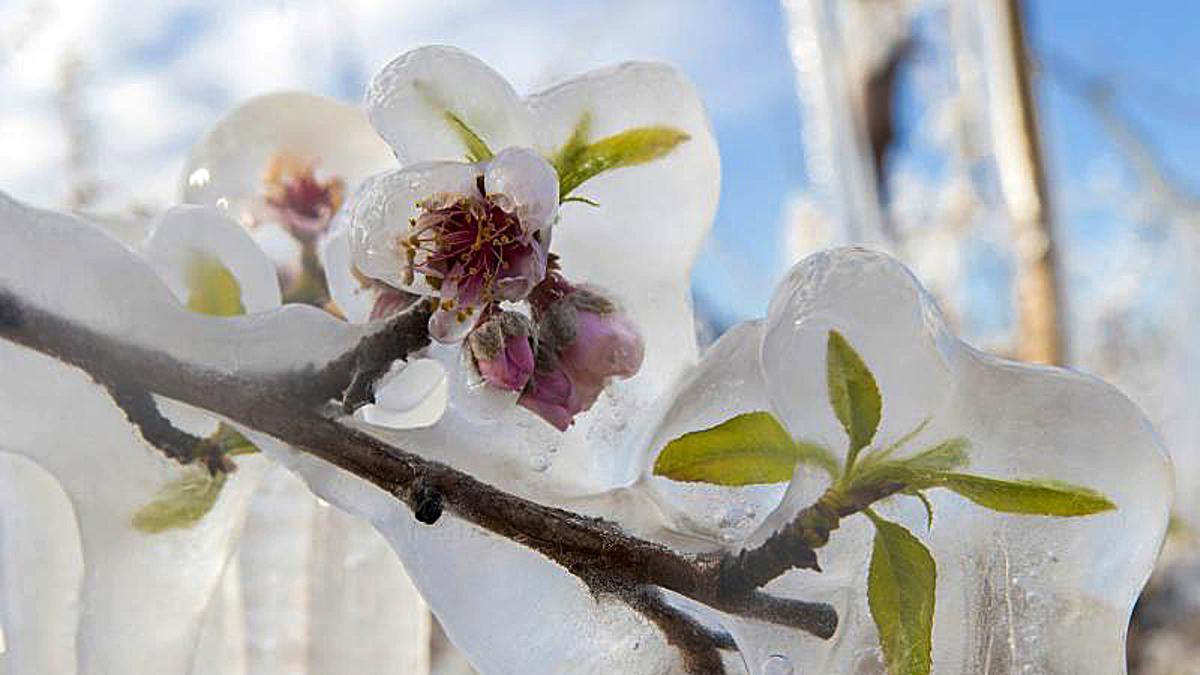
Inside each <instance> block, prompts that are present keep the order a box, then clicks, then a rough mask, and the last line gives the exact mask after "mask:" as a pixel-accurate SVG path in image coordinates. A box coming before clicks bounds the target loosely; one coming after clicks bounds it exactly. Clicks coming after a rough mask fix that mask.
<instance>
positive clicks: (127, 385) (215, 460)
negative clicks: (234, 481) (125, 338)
mask: <svg viewBox="0 0 1200 675" xmlns="http://www.w3.org/2000/svg"><path fill="white" fill-rule="evenodd" d="M97 383H98V384H100V385H101V386H103V387H104V388H105V389H107V390H108V393H109V395H110V396H112V399H113V402H114V403H116V404H117V407H118V408H120V409H121V411H122V412H124V413H125V418H126V419H128V420H129V422H130V423H131V424H133V425H134V426H135V427H137V428H138V431H140V432H141V434H142V438H144V439H145V440H146V442H147V443H149V444H150V445H153V446H154V447H156V448H158V449H159V450H160V451H162V453H163V454H164V455H166V456H167V457H169V458H171V459H173V460H175V461H176V462H179V463H180V464H191V463H192V462H195V461H197V460H202V461H203V462H204V463H205V466H207V467H208V470H209V472H210V473H212V474H214V475H215V474H217V473H218V472H223V473H230V472H232V471H233V470H234V469H235V466H234V464H233V462H232V461H231V460H230V459H229V458H228V457H226V456H225V453H224V451H223V450H222V449H221V446H220V445H218V444H217V443H214V442H212V441H210V440H208V439H206V438H200V437H199V436H195V435H193V434H189V433H188V432H186V431H183V430H182V429H179V428H178V427H176V426H175V425H174V424H172V423H171V420H169V419H167V418H166V417H164V416H163V414H162V412H161V411H160V410H159V409H158V403H157V402H156V401H155V400H154V396H152V395H151V394H150V392H148V391H146V390H145V389H144V388H142V387H141V386H139V385H137V384H135V383H133V382H130V381H128V380H124V379H115V380H100V379H97Z"/></svg>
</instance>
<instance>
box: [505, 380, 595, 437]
mask: <svg viewBox="0 0 1200 675" xmlns="http://www.w3.org/2000/svg"><path fill="white" fill-rule="evenodd" d="M517 403H518V404H520V405H522V406H524V407H525V408H528V409H529V410H531V411H533V412H534V414H536V415H537V416H538V417H541V418H542V419H544V420H546V421H547V422H549V423H550V424H552V425H554V427H555V428H557V429H558V430H559V431H566V430H567V427H569V426H571V423H572V422H574V421H575V414H576V413H578V412H580V411H582V410H583V409H584V406H583V405H582V404H581V402H580V400H579V398H578V396H577V395H576V392H575V385H574V384H573V383H572V382H571V377H570V376H569V375H567V373H566V371H564V370H562V369H560V368H554V369H552V370H549V371H546V372H535V373H534V374H533V378H532V379H530V380H529V384H528V385H527V386H526V387H525V391H524V392H522V394H521V398H520V399H519V400H518V401H517Z"/></svg>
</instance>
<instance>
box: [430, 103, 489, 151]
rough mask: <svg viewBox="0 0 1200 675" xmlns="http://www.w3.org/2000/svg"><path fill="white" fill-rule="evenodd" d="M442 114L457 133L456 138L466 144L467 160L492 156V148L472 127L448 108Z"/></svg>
mask: <svg viewBox="0 0 1200 675" xmlns="http://www.w3.org/2000/svg"><path fill="white" fill-rule="evenodd" d="M442 114H443V115H445V116H446V121H447V122H449V123H450V126H451V128H453V129H454V133H456V134H458V140H460V141H462V144H463V145H465V146H466V148H467V161H468V162H484V161H487V160H489V159H491V158H492V149H491V148H489V147H488V146H487V143H485V142H484V141H483V139H482V138H480V137H479V134H477V133H475V130H474V129H472V128H471V127H469V126H467V123H466V122H464V121H462V118H461V117H459V116H458V115H455V114H454V113H452V112H450V111H449V110H447V111H445V112H443V113H442Z"/></svg>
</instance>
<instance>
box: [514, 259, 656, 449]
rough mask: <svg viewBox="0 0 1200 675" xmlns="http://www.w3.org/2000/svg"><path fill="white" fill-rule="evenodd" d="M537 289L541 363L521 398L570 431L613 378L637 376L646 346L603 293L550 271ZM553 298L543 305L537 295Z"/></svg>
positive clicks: (561, 427) (531, 408) (539, 414)
mask: <svg viewBox="0 0 1200 675" xmlns="http://www.w3.org/2000/svg"><path fill="white" fill-rule="evenodd" d="M539 291H541V292H535V297H534V298H533V300H534V307H535V309H536V310H539V313H540V315H541V319H540V321H539V326H538V338H539V345H538V368H537V370H536V371H535V372H534V374H533V377H532V378H531V379H530V382H529V385H528V386H526V388H525V391H524V392H523V393H522V394H521V398H520V400H519V401H518V403H519V404H520V405H522V406H524V407H526V408H528V409H529V410H531V411H533V412H534V413H535V414H537V415H538V416H540V417H541V418H542V419H544V420H546V421H547V422H549V423H550V424H552V425H554V426H555V427H557V428H558V429H559V430H560V431H566V429H567V427H569V426H570V425H571V424H572V422H574V418H575V415H577V414H579V413H581V412H583V411H585V410H588V409H589V408H591V407H592V404H594V403H595V402H596V399H597V398H599V396H600V392H602V391H604V387H605V386H607V384H608V382H609V380H610V379H611V378H613V377H621V378H626V377H632V376H633V375H635V374H637V371H638V369H639V368H641V366H642V358H643V356H644V355H645V345H644V343H643V342H642V337H641V335H639V334H638V332H637V329H636V328H635V327H634V326H633V324H632V323H631V322H630V321H629V319H628V317H626V316H625V315H624V314H623V313H621V312H620V311H618V310H617V308H616V306H615V305H614V304H613V303H612V302H611V301H609V300H608V299H607V298H605V297H604V296H602V295H600V294H598V293H596V292H594V291H591V290H587V289H583V288H576V287H572V286H571V285H570V284H568V283H567V282H566V281H565V280H564V279H562V277H561V276H559V275H557V274H553V275H551V277H549V278H548V279H547V281H546V282H545V284H544V285H543V287H540V288H539ZM547 299H549V300H550V302H549V304H548V305H542V306H539V303H538V300H542V301H545V300H547Z"/></svg>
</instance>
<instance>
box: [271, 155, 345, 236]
mask: <svg viewBox="0 0 1200 675" xmlns="http://www.w3.org/2000/svg"><path fill="white" fill-rule="evenodd" d="M263 184H264V187H265V197H266V201H267V204H269V205H270V206H271V207H273V208H274V209H276V210H277V211H278V212H279V214H280V216H281V220H282V221H283V225H284V226H285V227H287V229H288V230H289V231H290V232H291V233H292V234H293V236H296V237H298V238H300V239H311V238H313V237H316V236H317V235H320V234H321V233H323V232H324V231H325V230H326V229H327V228H328V227H329V221H330V220H331V219H332V218H333V215H334V214H335V213H337V210H338V207H340V206H341V205H342V198H343V193H344V191H345V184H344V183H343V182H342V180H341V179H340V178H337V177H333V178H329V179H327V180H319V179H318V178H317V176H316V173H315V169H314V166H313V164H312V163H311V162H305V161H303V160H301V159H299V158H297V157H293V156H291V155H286V154H277V155H274V156H272V157H271V161H270V163H269V164H268V165H267V170H266V174H265V175H264V177H263Z"/></svg>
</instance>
